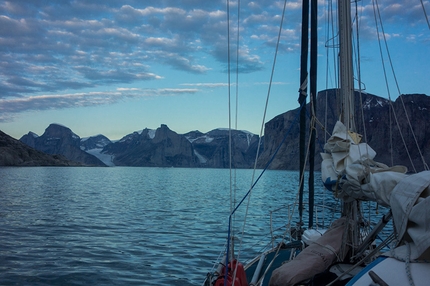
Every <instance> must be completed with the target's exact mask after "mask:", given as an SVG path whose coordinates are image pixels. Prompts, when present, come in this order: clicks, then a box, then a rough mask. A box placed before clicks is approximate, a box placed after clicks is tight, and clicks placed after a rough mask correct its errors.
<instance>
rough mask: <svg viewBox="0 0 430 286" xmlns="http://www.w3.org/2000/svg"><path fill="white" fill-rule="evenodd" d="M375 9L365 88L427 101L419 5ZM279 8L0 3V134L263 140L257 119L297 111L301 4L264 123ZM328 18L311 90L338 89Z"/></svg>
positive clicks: (287, 21)
mask: <svg viewBox="0 0 430 286" xmlns="http://www.w3.org/2000/svg"><path fill="white" fill-rule="evenodd" d="M377 4H378V6H377V7H379V15H380V18H381V19H382V21H383V22H382V23H383V26H381V25H378V26H375V17H374V16H373V10H374V8H373V7H376V6H374V5H372V1H370V0H362V1H360V2H359V4H358V7H357V11H358V15H359V16H360V17H359V21H358V23H359V27H360V29H359V31H360V32H359V33H360V40H359V45H360V56H361V57H360V58H361V61H360V68H361V81H362V84H361V86H362V87H364V88H365V90H366V91H367V92H370V93H373V94H377V95H380V96H383V97H386V98H391V99H396V98H397V96H398V95H399V94H401V93H403V94H408V93H425V94H427V95H430V80H429V74H430V73H429V69H430V53H429V51H430V27H429V26H428V24H427V22H426V19H425V16H424V15H425V14H424V12H423V9H422V5H421V2H420V0H399V1H394V0H379V1H378V3H377ZM423 4H424V7H425V9H426V12H427V15H429V14H430V3H429V1H428V0H426V1H423ZM283 7H284V1H276V0H259V1H241V2H237V1H229V11H230V13H229V14H227V4H226V1H225V0H210V1H203V0H143V1H142V0H121V1H119V0H104V1H89V0H52V1H49V0H13V1H1V0H0V130H2V131H3V132H5V133H7V134H9V135H11V136H12V137H14V138H17V139H19V138H20V137H21V136H23V135H24V134H27V133H28V132H29V131H32V132H35V133H36V134H38V135H42V134H43V132H44V130H45V129H46V128H47V127H48V126H49V124H51V123H58V124H62V125H64V126H67V127H69V128H70V129H72V131H73V132H75V133H76V134H77V135H79V136H80V137H88V136H93V135H97V134H103V135H105V136H107V137H108V138H109V139H111V140H116V139H120V138H122V137H123V136H125V135H127V134H129V133H132V132H133V131H138V130H142V129H144V128H149V129H156V128H158V127H160V125H161V124H166V125H167V126H168V127H169V128H170V129H171V130H173V131H175V132H177V133H179V134H183V133H186V132H189V131H193V130H199V131H201V132H208V131H210V130H212V129H215V128H227V127H229V125H231V126H232V127H233V128H237V129H240V130H247V131H250V132H253V133H256V134H259V133H260V128H261V125H262V122H267V121H269V120H270V119H272V118H273V117H275V116H276V115H278V114H281V113H283V112H285V111H287V110H291V109H294V108H297V107H298V103H297V97H298V89H299V85H300V84H299V65H300V30H301V23H300V22H301V20H300V18H301V1H295V0H292V1H287V2H286V12H285V17H284V21H283V26H282V32H281V38H280V42H279V47H278V50H279V51H278V54H277V62H276V65H275V67H274V71H275V73H274V75H273V78H272V85H271V87H270V91H271V92H270V97H269V100H268V102H269V104H268V108H267V113H266V117H265V118H263V115H264V114H265V112H264V107H265V104H266V100H267V95H268V90H269V81H270V79H271V71H272V66H273V59H274V55H275V48H276V42H277V37H278V33H279V27H280V21H281V15H282V13H283ZM334 9H335V8H334ZM354 9H355V8H354ZM328 11H329V8H328V6H327V5H326V4H324V1H321V0H320V1H319V12H318V20H319V23H320V24H319V28H318V30H319V36H318V44H319V50H318V71H319V74H320V76H319V79H318V90H323V89H325V88H329V87H333V86H334V83H333V82H335V80H334V78H335V76H333V74H334V68H333V67H332V66H333V64H331V63H330V62H329V60H327V59H326V55H329V57H330V55H333V54H335V53H334V50H333V49H329V50H326V49H325V48H324V46H333V45H332V43H333V42H332V41H330V40H327V39H330V38H335V36H333V35H334V34H333V33H332V32H331V30H330V29H329V28H327V26H325V24H323V22H326V19H327V15H328ZM228 20H229V21H230V25H229V26H230V32H229V33H228V32H227V31H228V29H227V27H228V25H227V21H228ZM238 24H239V25H238ZM238 27H239V28H238ZM381 30H382V31H383V35H384V38H385V39H386V41H387V46H388V50H389V55H390V58H391V60H392V65H393V67H394V70H395V72H396V73H395V78H396V79H397V86H398V87H399V88H397V87H396V83H394V84H393V83H390V86H394V87H390V88H388V89H387V84H385V81H384V75H383V68H384V66H383V65H382V63H384V64H385V69H386V71H387V74H388V75H387V78H389V79H391V80H392V79H394V76H393V75H391V73H390V72H391V67H390V65H389V63H388V60H387V57H386V56H385V58H384V59H383V60H381V57H380V54H381V53H380V49H379V44H378V36H377V31H380V32H381ZM381 34H382V33H381ZM229 37H230V40H229V41H228V38H229ZM381 37H382V36H380V38H381ZM355 41H356V42H355V44H356V43H358V41H357V40H355ZM228 43H230V48H229V46H228ZM237 44H238V45H237ZM237 46H238V47H239V48H238V49H237V48H236V47H237ZM382 47H383V48H382V50H383V51H385V44H384V43H382ZM228 51H230V53H229V52H228ZM237 56H238V58H239V61H236V58H237ZM229 58H230V64H228V59H229ZM237 62H238V64H236V63H237ZM229 66H230V70H231V73H230V78H229V77H228V72H227V71H228V67H229ZM236 70H237V71H238V73H236ZM321 74H323V76H321ZM326 74H328V76H326ZM229 82H230V89H229V88H228V83H229ZM236 82H238V85H236ZM229 99H230V100H229ZM229 108H230V110H231V111H230V112H229ZM229 115H230V118H231V120H230V121H229Z"/></svg>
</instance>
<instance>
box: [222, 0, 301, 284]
mask: <svg viewBox="0 0 430 286" xmlns="http://www.w3.org/2000/svg"><path fill="white" fill-rule="evenodd" d="M285 6H286V5H285ZM302 107H303V106H302ZM302 107H299V108H298V110H297V114H296V117H295V118H294V121H293V123H292V124H291V125H290V127H289V128H288V130H287V132H286V134H285V136H284V138H283V139H282V141H281V142H280V143H279V145H278V147H277V148H276V150H275V152H274V153H273V155H272V157H271V158H270V160H269V162H267V164H266V166H265V167H264V169H263V171H261V173H260V175H259V176H258V177H257V179H256V180H255V182H254V183H253V184H252V186H251V188H250V189H249V190H248V192H247V193H246V194H245V196H244V197H243V198H242V200H241V201H240V202H239V203H238V204H237V206H236V207H235V208H234V210H233V211H232V213H231V214H230V216H229V220H228V231H227V254H228V252H229V246H230V238H231V217H232V215H233V214H234V213H235V212H236V210H237V209H238V208H239V207H240V206H241V205H242V203H243V202H244V201H245V199H246V198H247V197H248V198H249V196H250V194H251V191H252V190H253V189H254V187H255V185H256V184H257V183H258V181H259V180H260V179H261V177H262V176H263V174H264V173H265V172H266V171H267V169H268V168H269V166H270V164H271V163H272V161H273V160H274V159H275V156H276V155H277V154H278V152H279V150H280V149H281V146H282V145H283V144H284V142H285V140H286V139H287V137H288V135H289V134H290V133H291V130H292V127H293V126H295V124H296V123H297V120H298V118H299V115H300V109H301V108H302ZM296 200H297V198H296ZM248 206H249V199H248ZM246 212H248V207H247V210H246ZM246 215H247V213H246ZM246 215H245V220H246ZM243 232H244V230H243ZM243 232H242V237H243ZM240 245H242V242H241V243H240ZM227 254H226V265H228V255H227ZM227 275H228V267H226V271H225V280H224V281H225V283H227V277H228V276H227ZM224 285H226V284H224Z"/></svg>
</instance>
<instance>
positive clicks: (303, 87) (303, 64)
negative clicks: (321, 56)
mask: <svg viewBox="0 0 430 286" xmlns="http://www.w3.org/2000/svg"><path fill="white" fill-rule="evenodd" d="M308 29H309V0H303V1H302V39H301V48H302V49H301V55H300V89H299V104H300V137H299V149H300V155H299V156H300V173H299V176H300V178H299V217H300V222H299V224H300V228H301V227H302V225H303V187H304V171H305V138H306V97H307V89H308V42H309V39H308V35H309V32H308ZM299 236H301V231H299Z"/></svg>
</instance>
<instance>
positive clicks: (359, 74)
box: [355, 1, 370, 172]
mask: <svg viewBox="0 0 430 286" xmlns="http://www.w3.org/2000/svg"><path fill="white" fill-rule="evenodd" d="M362 5H363V4H362ZM360 18H361V17H359V15H358V3H357V1H355V19H356V22H355V23H356V24H355V31H356V37H357V47H356V50H357V61H356V65H357V79H358V94H359V98H360V102H359V104H360V106H361V108H360V112H361V124H362V125H363V134H364V142H366V143H367V129H366V123H365V119H364V108H363V93H362V89H361V49H360V33H359V28H360ZM358 143H359V142H357V145H358ZM365 147H366V152H367V154H369V145H368V144H366V145H365ZM358 151H359V153H360V157H361V155H362V154H361V149H360V148H358ZM366 171H367V172H370V168H368V167H367V166H366Z"/></svg>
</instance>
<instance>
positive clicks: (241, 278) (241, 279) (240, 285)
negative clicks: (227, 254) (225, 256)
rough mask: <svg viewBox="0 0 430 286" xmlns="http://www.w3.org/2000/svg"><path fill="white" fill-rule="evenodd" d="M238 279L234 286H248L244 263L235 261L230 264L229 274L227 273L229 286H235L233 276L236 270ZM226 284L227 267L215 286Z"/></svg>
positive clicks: (235, 280)
mask: <svg viewBox="0 0 430 286" xmlns="http://www.w3.org/2000/svg"><path fill="white" fill-rule="evenodd" d="M236 265H237V271H236V277H235V279H234V286H248V281H247V280H246V274H245V270H244V269H243V265H242V263H240V262H238V261H237V260H236V259H233V260H232V261H230V263H229V264H228V273H227V286H232V285H233V276H234V275H233V274H234V271H235V269H236ZM224 282H225V266H224V267H223V269H222V271H221V275H220V276H219V278H218V279H217V280H216V281H215V286H224V284H225V283H224Z"/></svg>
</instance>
